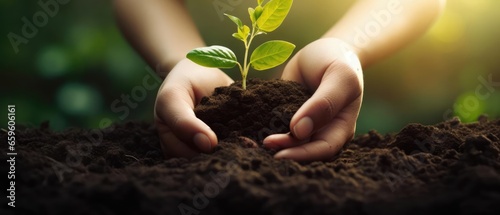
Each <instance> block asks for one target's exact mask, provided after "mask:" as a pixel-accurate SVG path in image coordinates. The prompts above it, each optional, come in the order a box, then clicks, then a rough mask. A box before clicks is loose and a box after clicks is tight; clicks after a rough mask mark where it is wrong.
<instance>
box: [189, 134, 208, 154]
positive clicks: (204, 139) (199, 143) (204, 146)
mask: <svg viewBox="0 0 500 215" xmlns="http://www.w3.org/2000/svg"><path fill="white" fill-rule="evenodd" d="M193 142H194V145H196V147H198V148H199V149H200V150H201V151H203V152H211V151H212V144H211V143H210V139H208V136H207V135H205V134H203V133H197V134H196V135H194V137H193Z"/></svg>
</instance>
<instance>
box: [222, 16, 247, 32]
mask: <svg viewBox="0 0 500 215" xmlns="http://www.w3.org/2000/svg"><path fill="white" fill-rule="evenodd" d="M224 15H225V16H227V17H228V18H229V19H230V20H232V21H233V22H234V23H236V25H237V26H238V29H241V28H243V22H241V20H240V18H238V17H236V16H232V15H229V14H227V13H225V14H224Z"/></svg>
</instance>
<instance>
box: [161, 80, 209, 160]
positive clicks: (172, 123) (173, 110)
mask: <svg viewBox="0 0 500 215" xmlns="http://www.w3.org/2000/svg"><path fill="white" fill-rule="evenodd" d="M183 86H184V85H172V86H164V88H163V89H162V91H161V92H160V93H159V94H158V98H157V104H156V105H155V108H156V110H155V113H156V115H157V117H158V118H159V119H160V120H161V121H162V122H163V123H164V124H165V125H166V126H167V127H168V128H169V129H170V130H171V131H172V133H173V134H174V135H175V137H176V138H177V139H179V140H180V141H181V142H184V143H185V144H188V145H190V146H191V147H193V146H194V147H195V148H197V149H199V150H201V151H202V152H206V153H209V152H211V151H212V149H213V148H214V147H215V145H216V144H217V136H216V135H215V133H214V132H213V131H212V130H211V129H210V127H208V126H207V125H206V124H205V123H204V122H203V121H201V120H200V119H198V118H197V117H196V115H195V113H194V111H193V109H194V96H193V93H192V92H190V90H188V89H186V88H184V87H183Z"/></svg>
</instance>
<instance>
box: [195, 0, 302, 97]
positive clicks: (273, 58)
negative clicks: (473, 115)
mask: <svg viewBox="0 0 500 215" xmlns="http://www.w3.org/2000/svg"><path fill="white" fill-rule="evenodd" d="M292 2H293V0H270V1H269V2H268V3H266V4H264V5H263V4H262V3H263V0H257V4H258V5H257V7H255V8H248V13H249V15H250V20H251V21H252V28H251V29H250V27H248V26H247V25H244V24H243V22H242V21H241V20H240V19H239V18H238V17H236V16H232V15H229V14H224V15H226V16H227V17H228V18H229V19H231V20H232V21H233V22H234V23H235V24H236V26H237V32H236V33H234V34H233V37H234V38H236V39H238V40H241V41H242V42H243V44H244V45H245V57H244V59H243V64H241V63H240V62H238V59H237V58H236V55H235V54H234V52H233V51H232V50H231V49H229V48H227V47H224V46H219V45H214V46H209V47H202V48H196V49H193V50H191V51H190V52H189V53H188V54H187V56H186V57H187V58H188V59H190V60H191V61H193V62H195V63H197V64H199V65H201V66H205V67H214V68H221V69H227V68H233V67H235V66H236V65H238V67H239V68H240V73H241V77H242V88H243V89H246V79H247V75H248V71H249V69H250V66H251V67H252V68H254V69H255V70H259V71H262V70H266V69H271V68H274V67H276V66H278V65H280V64H282V63H284V62H285V61H286V60H287V59H288V58H289V57H290V55H291V54H292V52H293V50H294V49H295V45H294V44H292V43H289V42H286V41H282V40H271V41H268V42H265V43H263V44H261V45H260V46H258V47H257V48H256V49H255V50H254V51H253V52H252V54H251V55H250V59H249V50H250V45H251V44H252V41H253V39H254V38H255V37H256V36H258V35H262V34H266V33H269V32H272V31H274V30H276V29H277V28H278V27H279V26H280V25H281V23H283V20H285V17H286V16H287V15H288V12H289V11H290V8H291V7H292Z"/></svg>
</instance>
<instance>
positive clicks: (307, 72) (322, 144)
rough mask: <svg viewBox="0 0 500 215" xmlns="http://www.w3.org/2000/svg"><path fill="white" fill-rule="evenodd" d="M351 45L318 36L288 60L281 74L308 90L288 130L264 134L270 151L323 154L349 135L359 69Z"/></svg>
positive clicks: (301, 156) (302, 156) (304, 156)
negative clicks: (307, 97)
mask: <svg viewBox="0 0 500 215" xmlns="http://www.w3.org/2000/svg"><path fill="white" fill-rule="evenodd" d="M355 53H356V52H355V51H354V49H353V48H351V47H350V46H348V45H347V44H346V43H344V42H342V41H341V40H338V39H334V38H325V39H319V40H317V41H315V42H313V43H311V44H309V45H307V46H306V47H304V48H303V49H302V50H300V51H299V52H298V53H297V54H296V55H295V56H294V57H293V58H292V59H291V60H290V62H289V63H288V65H287V66H286V67H285V70H284V72H283V76H282V78H283V79H287V80H293V81H297V82H299V83H301V84H303V85H305V86H306V87H307V88H308V89H309V90H310V91H312V92H314V94H313V96H312V97H311V98H310V99H309V100H308V101H307V102H306V103H305V104H304V105H302V107H301V108H300V109H299V110H298V111H297V113H296V114H295V115H294V116H293V118H292V120H291V123H290V130H291V133H290V134H276V135H271V136H269V137H267V138H266V139H265V140H264V145H265V146H266V147H268V148H274V149H280V150H281V151H279V152H278V153H277V154H276V155H275V157H276V158H287V159H293V160H297V161H314V160H328V159H330V158H332V157H333V156H334V155H335V154H336V153H337V152H338V151H339V150H340V149H341V148H342V146H343V145H344V144H345V143H346V142H347V141H349V140H350V139H352V137H353V135H354V131H355V128H356V119H357V118H358V114H359V109H360V107H361V101H362V97H363V74H362V69H361V65H360V62H359V60H358V57H357V55H356V54H355Z"/></svg>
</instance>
